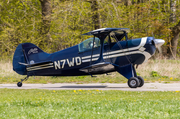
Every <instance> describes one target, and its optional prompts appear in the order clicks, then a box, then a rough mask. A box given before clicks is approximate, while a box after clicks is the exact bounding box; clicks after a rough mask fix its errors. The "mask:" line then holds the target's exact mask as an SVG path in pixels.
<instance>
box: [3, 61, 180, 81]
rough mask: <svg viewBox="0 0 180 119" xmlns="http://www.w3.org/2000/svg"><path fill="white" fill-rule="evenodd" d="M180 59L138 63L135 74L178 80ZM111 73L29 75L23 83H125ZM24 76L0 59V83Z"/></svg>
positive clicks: (146, 78)
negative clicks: (66, 75) (55, 75)
mask: <svg viewBox="0 0 180 119" xmlns="http://www.w3.org/2000/svg"><path fill="white" fill-rule="evenodd" d="M179 67H180V60H166V59H163V60H149V61H148V62H147V63H144V64H142V65H140V66H139V67H138V69H137V74H138V75H140V76H142V77H143V78H144V80H145V82H172V81H180V73H179ZM110 74H111V75H106V74H103V75H97V77H95V78H91V77H90V76H75V77H30V78H29V80H28V81H25V82H24V83H97V82H98V83H126V82H127V79H125V78H124V77H123V76H121V75H120V74H118V73H117V72H113V73H110ZM24 77H25V76H21V75H18V74H17V73H15V72H14V71H13V70H12V62H11V61H10V60H8V61H4V60H1V61H0V83H17V82H18V81H20V79H22V78H24Z"/></svg>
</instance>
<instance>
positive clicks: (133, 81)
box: [128, 77, 139, 88]
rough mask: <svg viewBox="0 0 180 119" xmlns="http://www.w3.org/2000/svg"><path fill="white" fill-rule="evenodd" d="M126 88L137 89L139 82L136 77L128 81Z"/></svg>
mask: <svg viewBox="0 0 180 119" xmlns="http://www.w3.org/2000/svg"><path fill="white" fill-rule="evenodd" d="M128 86H129V87H130V88H137V87H138V86H139V80H138V78H136V77H131V78H130V79H129V80H128Z"/></svg>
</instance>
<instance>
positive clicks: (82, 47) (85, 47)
mask: <svg viewBox="0 0 180 119" xmlns="http://www.w3.org/2000/svg"><path fill="white" fill-rule="evenodd" d="M93 39H94V38H89V39H87V40H85V41H83V42H81V43H80V44H79V45H78V48H79V52H85V51H89V50H92V47H93ZM99 46H100V39H99V38H97V37H95V40H94V48H98V47H99Z"/></svg>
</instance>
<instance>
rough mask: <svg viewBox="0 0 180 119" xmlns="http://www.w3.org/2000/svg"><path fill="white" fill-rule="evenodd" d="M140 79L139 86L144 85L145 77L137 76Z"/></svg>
mask: <svg viewBox="0 0 180 119" xmlns="http://www.w3.org/2000/svg"><path fill="white" fill-rule="evenodd" d="M137 78H138V80H139V86H138V87H142V86H143V85H144V79H143V78H142V77H141V76H137Z"/></svg>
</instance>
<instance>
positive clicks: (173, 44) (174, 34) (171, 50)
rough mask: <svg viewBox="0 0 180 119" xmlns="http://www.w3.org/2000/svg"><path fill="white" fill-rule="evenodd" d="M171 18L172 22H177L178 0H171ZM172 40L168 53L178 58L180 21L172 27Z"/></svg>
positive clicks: (171, 56)
mask: <svg viewBox="0 0 180 119" xmlns="http://www.w3.org/2000/svg"><path fill="white" fill-rule="evenodd" d="M170 9H171V13H170V18H169V21H170V23H172V24H173V23H175V22H176V0H171V1H170ZM171 31H172V32H171V36H172V37H171V40H170V42H169V48H168V54H169V58H171V59H175V58H176V53H177V44H178V39H179V32H180V21H179V22H178V24H177V25H175V26H174V27H172V28H171Z"/></svg>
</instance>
